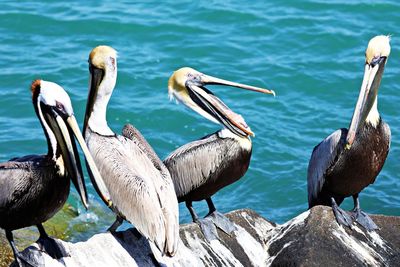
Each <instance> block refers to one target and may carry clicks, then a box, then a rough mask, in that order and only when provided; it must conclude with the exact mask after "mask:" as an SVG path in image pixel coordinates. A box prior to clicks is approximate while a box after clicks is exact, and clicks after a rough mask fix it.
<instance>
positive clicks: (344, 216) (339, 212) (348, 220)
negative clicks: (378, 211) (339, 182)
mask: <svg viewBox="0 0 400 267" xmlns="http://www.w3.org/2000/svg"><path fill="white" fill-rule="evenodd" d="M331 201H332V210H333V213H334V215H335V218H336V221H337V222H338V223H339V224H341V225H344V226H347V227H349V228H350V229H352V224H353V221H354V219H353V218H352V216H351V215H350V212H347V211H345V210H343V209H341V208H339V206H338V205H337V204H336V201H335V199H334V198H333V197H332V198H331Z"/></svg>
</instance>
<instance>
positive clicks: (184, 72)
mask: <svg viewBox="0 0 400 267" xmlns="http://www.w3.org/2000/svg"><path fill="white" fill-rule="evenodd" d="M196 75H201V73H200V72H198V71H197V70H194V69H192V68H189V67H183V68H180V69H179V70H177V71H175V72H174V73H173V74H172V75H171V77H170V78H169V80H168V95H169V96H170V98H173V96H176V95H177V94H178V95H181V96H188V91H187V88H186V81H187V80H188V78H192V77H194V76H196Z"/></svg>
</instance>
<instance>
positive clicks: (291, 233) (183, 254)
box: [23, 206, 400, 266]
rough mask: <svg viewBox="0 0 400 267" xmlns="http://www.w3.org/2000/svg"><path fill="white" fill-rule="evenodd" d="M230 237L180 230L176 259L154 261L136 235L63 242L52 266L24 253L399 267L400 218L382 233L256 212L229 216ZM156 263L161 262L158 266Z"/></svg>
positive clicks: (183, 262)
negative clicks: (215, 237) (232, 226)
mask: <svg viewBox="0 0 400 267" xmlns="http://www.w3.org/2000/svg"><path fill="white" fill-rule="evenodd" d="M227 217H228V218H229V219H230V220H231V221H232V222H234V223H235V224H236V228H237V230H236V231H235V232H234V233H233V234H232V235H231V236H229V235H227V234H226V233H224V232H222V231H219V230H218V235H219V239H218V240H212V241H211V242H208V241H207V240H205V238H204V236H203V234H202V233H201V231H200V228H199V226H198V225H197V224H194V223H192V224H185V225H181V229H180V237H181V240H182V242H181V244H180V249H179V251H178V254H177V255H176V256H175V257H173V258H166V257H162V256H161V255H153V254H152V252H151V249H150V245H149V243H148V242H147V241H146V239H145V238H143V237H141V236H140V235H139V234H138V233H137V231H136V230H134V229H129V230H126V231H123V232H118V233H117V234H116V235H112V234H110V233H100V234H96V235H94V236H93V237H91V238H90V239H88V240H86V241H84V242H78V243H68V242H63V241H60V243H61V244H62V246H63V247H64V248H65V250H66V251H67V253H68V255H67V256H66V257H63V258H62V259H59V260H54V259H52V258H51V257H49V256H48V255H47V254H45V253H43V252H40V251H38V248H37V245H36V244H33V245H32V246H30V247H28V248H27V249H25V250H24V252H23V253H24V254H25V255H35V256H36V257H38V262H41V263H44V265H45V266H157V261H158V262H159V263H160V264H161V265H164V264H165V265H167V266H400V217H392V216H380V215H373V216H371V217H372V219H373V220H374V221H375V223H376V224H377V225H378V226H379V227H380V230H378V231H375V232H367V231H364V230H363V229H362V228H361V227H360V226H358V225H354V226H353V229H352V230H351V229H347V228H346V229H345V228H343V227H342V226H339V225H338V224H337V223H336V221H335V219H334V217H333V213H332V210H331V209H330V208H329V207H322V206H317V207H314V208H313V209H311V210H310V211H307V212H304V213H302V214H300V215H298V216H297V217H295V218H293V219H292V220H290V221H288V222H287V223H285V224H282V225H277V224H275V223H273V222H270V221H268V220H266V219H264V218H263V217H261V216H260V215H258V214H257V213H256V212H254V211H252V210H247V209H244V210H236V211H232V212H230V213H228V214H227ZM156 259H157V260H156Z"/></svg>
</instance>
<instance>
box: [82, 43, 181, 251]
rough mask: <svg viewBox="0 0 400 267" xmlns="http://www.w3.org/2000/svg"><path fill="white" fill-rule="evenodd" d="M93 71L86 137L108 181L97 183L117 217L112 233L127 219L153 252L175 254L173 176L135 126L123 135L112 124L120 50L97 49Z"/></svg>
mask: <svg viewBox="0 0 400 267" xmlns="http://www.w3.org/2000/svg"><path fill="white" fill-rule="evenodd" d="M89 71H90V82H89V87H90V88H89V96H88V102H87V106H86V113H85V120H84V127H83V133H84V137H85V141H86V144H87V146H88V148H89V150H90V152H91V154H92V156H93V158H94V161H95V162H96V165H97V166H98V169H99V171H100V173H101V176H102V177H103V181H102V182H100V183H98V182H97V181H94V185H95V188H96V190H97V192H98V193H99V195H100V197H101V198H102V199H103V201H104V202H105V203H106V204H107V205H108V206H109V207H110V208H111V209H112V210H113V211H114V212H115V213H116V216H117V219H116V221H115V223H114V224H113V225H112V226H111V227H110V228H109V230H110V231H111V232H114V231H116V229H117V228H118V226H119V225H120V224H121V223H122V221H123V220H127V221H129V222H130V223H132V224H133V225H134V226H135V227H136V229H137V230H138V231H139V232H140V233H141V234H142V235H143V236H144V237H145V238H146V239H148V240H149V241H150V245H151V247H152V249H153V252H156V251H155V250H154V249H158V250H159V251H160V252H161V253H162V254H163V255H164V254H165V255H167V256H173V255H175V253H176V252H177V249H178V242H179V215H178V202H177V199H176V195H175V191H174V185H173V183H172V180H171V177H170V175H169V172H168V170H167V168H166V167H165V166H164V165H163V163H162V161H161V160H160V159H159V158H158V157H157V155H156V153H155V152H154V151H153V149H152V148H151V147H150V145H149V144H148V143H147V141H146V140H145V139H144V137H143V136H142V135H141V134H140V132H139V131H138V130H137V129H136V128H134V127H133V126H132V125H126V126H125V127H124V128H123V131H122V135H118V134H116V133H114V132H113V131H112V130H111V129H110V128H109V127H108V124H107V120H106V111H107V104H108V101H109V100H110V97H111V94H112V92H113V90H114V87H115V83H116V80H117V53H116V51H115V50H114V49H113V48H111V47H109V46H98V47H96V48H94V49H93V50H92V51H91V53H90V56H89ZM153 245H155V246H156V248H154V246H153ZM155 256H156V255H155Z"/></svg>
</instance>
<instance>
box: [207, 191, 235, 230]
mask: <svg viewBox="0 0 400 267" xmlns="http://www.w3.org/2000/svg"><path fill="white" fill-rule="evenodd" d="M206 201H207V205H208V209H209V211H208V214H207V215H206V217H208V218H211V219H212V221H213V222H214V224H215V225H216V226H217V227H218V228H219V229H221V230H222V231H223V232H225V233H226V234H228V235H230V234H231V233H233V232H234V231H235V230H237V228H236V226H235V224H234V223H232V222H231V221H230V220H229V219H228V218H227V217H226V216H225V215H223V214H222V213H220V212H218V211H217V209H216V208H215V206H214V203H213V201H212V200H211V198H210V197H209V198H207V199H206Z"/></svg>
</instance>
